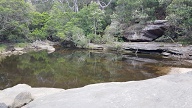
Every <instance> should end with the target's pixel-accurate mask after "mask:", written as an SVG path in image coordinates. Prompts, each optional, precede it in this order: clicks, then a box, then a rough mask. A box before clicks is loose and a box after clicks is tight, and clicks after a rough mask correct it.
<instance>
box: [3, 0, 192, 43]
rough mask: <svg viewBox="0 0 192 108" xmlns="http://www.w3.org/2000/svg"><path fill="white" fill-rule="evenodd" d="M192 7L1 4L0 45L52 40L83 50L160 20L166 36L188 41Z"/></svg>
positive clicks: (42, 1) (185, 3)
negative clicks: (128, 28) (137, 25)
mask: <svg viewBox="0 0 192 108" xmlns="http://www.w3.org/2000/svg"><path fill="white" fill-rule="evenodd" d="M191 4H192V1H191V0H1V1H0V41H1V42H22V41H33V40H37V39H46V38H47V37H50V36H51V37H58V38H60V39H61V40H71V41H73V42H74V43H76V45H80V46H82V47H83V46H84V45H86V44H87V43H88V42H94V43H103V42H106V41H109V40H111V41H114V40H118V39H112V38H115V37H117V35H121V33H120V31H121V29H122V28H121V25H126V26H130V25H132V24H134V23H143V22H147V21H153V20H161V19H167V20H169V22H170V24H171V31H172V32H169V33H168V34H167V35H170V37H176V38H180V37H182V39H184V40H182V41H189V40H190V39H191V37H192V32H191V30H192V28H191V25H192V5H191ZM110 26H111V27H110ZM114 27H115V29H114ZM110 38H111V39H110Z"/></svg>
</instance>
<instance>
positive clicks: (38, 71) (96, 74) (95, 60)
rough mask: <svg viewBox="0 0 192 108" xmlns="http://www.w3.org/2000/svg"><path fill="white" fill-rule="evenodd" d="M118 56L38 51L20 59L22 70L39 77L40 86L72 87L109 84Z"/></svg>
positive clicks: (83, 52)
mask: <svg viewBox="0 0 192 108" xmlns="http://www.w3.org/2000/svg"><path fill="white" fill-rule="evenodd" d="M114 55H115V54H113V55H109V56H108V55H105V54H102V53H100V54H97V53H92V52H88V51H69V52H65V53H60V52H55V53H53V54H50V55H49V54H47V53H46V52H44V51H43V52H38V53H36V52H34V53H29V54H25V55H23V56H20V57H19V61H20V62H19V64H18V68H19V69H20V70H21V71H23V72H27V73H30V74H31V73H32V74H33V75H35V76H36V79H37V81H36V83H41V84H45V85H46V84H50V85H52V86H59V87H61V85H63V86H65V87H67V88H71V87H76V86H84V85H87V84H90V83H98V82H105V81H109V78H110V72H111V71H110V68H112V69H115V67H116V66H115V65H114V62H113V61H116V58H117V57H115V56H114ZM114 57H115V58H114ZM110 59H111V60H110Z"/></svg>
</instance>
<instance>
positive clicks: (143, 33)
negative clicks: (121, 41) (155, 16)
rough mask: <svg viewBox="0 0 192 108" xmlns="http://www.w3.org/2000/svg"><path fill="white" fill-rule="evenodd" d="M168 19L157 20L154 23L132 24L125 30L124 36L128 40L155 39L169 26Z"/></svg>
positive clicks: (142, 40)
mask: <svg viewBox="0 0 192 108" xmlns="http://www.w3.org/2000/svg"><path fill="white" fill-rule="evenodd" d="M166 22H167V20H155V21H154V22H153V23H152V24H147V25H141V24H135V25H132V26H130V27H129V28H128V29H127V30H126V31H125V32H124V38H125V39H126V40H127V41H137V42H144V41H153V40H155V39H157V38H159V37H161V36H162V35H163V34H164V31H165V30H166V28H167V27H168V24H167V23H166Z"/></svg>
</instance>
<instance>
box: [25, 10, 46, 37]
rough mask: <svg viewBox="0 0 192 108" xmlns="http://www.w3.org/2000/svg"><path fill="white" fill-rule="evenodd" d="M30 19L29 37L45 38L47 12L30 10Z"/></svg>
mask: <svg viewBox="0 0 192 108" xmlns="http://www.w3.org/2000/svg"><path fill="white" fill-rule="evenodd" d="M31 17H32V21H31V24H30V25H29V29H30V39H31V40H36V39H45V38H46V36H47V32H46V30H45V25H46V23H47V21H48V19H49V14H48V13H45V12H44V13H39V12H32V13H31Z"/></svg>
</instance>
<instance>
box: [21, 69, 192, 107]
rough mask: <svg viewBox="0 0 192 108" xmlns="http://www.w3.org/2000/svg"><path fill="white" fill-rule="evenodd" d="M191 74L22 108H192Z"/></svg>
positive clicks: (87, 90)
mask: <svg viewBox="0 0 192 108" xmlns="http://www.w3.org/2000/svg"><path fill="white" fill-rule="evenodd" d="M191 77H192V72H188V73H185V74H175V75H166V76H162V77H158V78H154V79H149V80H143V81H130V82H122V83H120V82H113V83H103V84H93V85H88V86H85V87H83V88H77V89H70V90H66V91H63V92H60V93H56V94H53V95H49V96H45V97H42V98H38V99H36V100H34V101H32V102H31V103H29V104H28V105H26V106H24V107H23V108H192V85H191V84H192V78H191Z"/></svg>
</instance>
